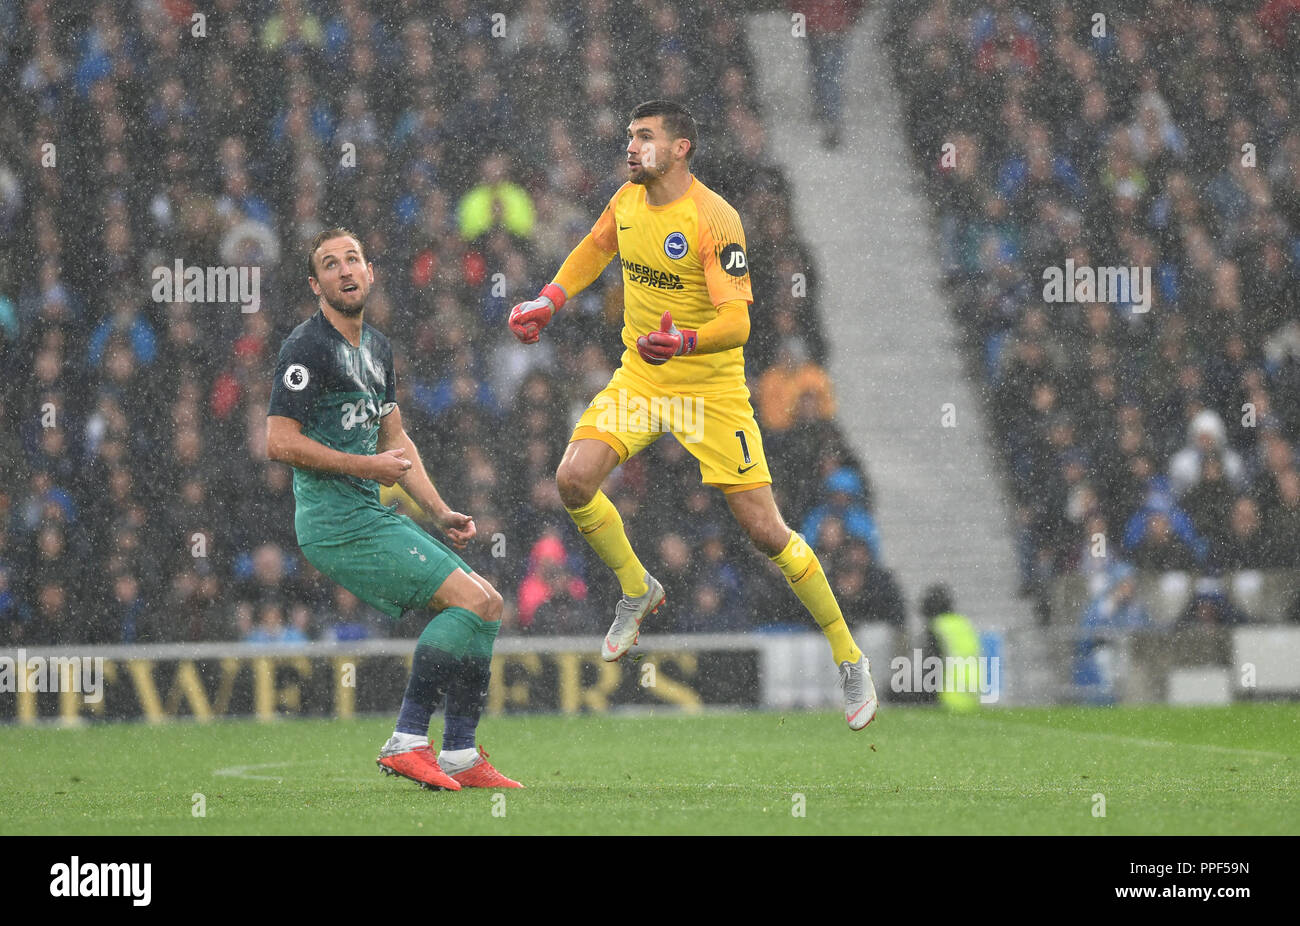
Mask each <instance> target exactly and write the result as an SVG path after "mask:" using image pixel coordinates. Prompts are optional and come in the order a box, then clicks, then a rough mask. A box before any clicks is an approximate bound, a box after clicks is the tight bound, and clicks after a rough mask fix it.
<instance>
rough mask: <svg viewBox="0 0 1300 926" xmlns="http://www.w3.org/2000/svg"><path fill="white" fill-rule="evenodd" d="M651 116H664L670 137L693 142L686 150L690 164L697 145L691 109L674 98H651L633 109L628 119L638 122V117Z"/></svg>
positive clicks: (665, 128)
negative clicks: (673, 99)
mask: <svg viewBox="0 0 1300 926" xmlns="http://www.w3.org/2000/svg"><path fill="white" fill-rule="evenodd" d="M651 116H660V117H662V118H663V122H664V131H665V132H667V133H668V137H669V138H674V139H675V138H684V139H686V140H687V141H688V142H690V143H691V147H690V148H689V149H688V150H687V152H686V162H687V163H688V164H689V163H690V161H691V158H693V157H695V148H696V145H697V142H696V138H697V131H696V127H695V117H694V116H692V115H691V112H690V110H688V109H687V108H686V107H685V106H683V105H682V104H681V103H674V102H673V101H672V100H649V101H647V102H645V103H642V104H641V105H640V106H638V107H637V108H636V109H634V110H632V118H631V119H629V120H628V121H629V122H636V120H638V119H649V118H650V117H651Z"/></svg>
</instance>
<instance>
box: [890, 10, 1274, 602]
mask: <svg viewBox="0 0 1300 926" xmlns="http://www.w3.org/2000/svg"><path fill="white" fill-rule="evenodd" d="M1100 9H1101V8H1098V10H1100ZM889 31H890V47H891V53H892V57H893V61H894V66H895V72H896V74H897V76H898V78H899V81H900V84H901V86H902V88H903V92H904V96H905V107H906V113H907V118H906V125H907V129H908V131H909V133H910V135H911V141H912V143H913V146H914V152H915V156H916V158H917V162H918V164H919V165H920V166H921V169H922V170H923V171H924V174H925V177H926V181H927V185H926V190H927V195H928V197H929V199H930V202H931V204H932V206H933V210H934V215H935V218H936V232H937V235H938V239H939V241H940V242H941V259H942V266H943V270H944V273H945V279H946V282H947V285H948V286H949V288H950V291H951V301H952V305H953V307H954V311H955V313H956V315H957V317H958V319H959V321H960V323H961V325H962V326H963V330H964V333H965V335H966V343H967V345H968V347H969V350H970V355H969V359H970V364H971V368H972V370H973V371H974V374H973V375H974V376H975V378H976V379H977V380H978V381H979V383H980V384H981V385H982V387H983V391H984V395H985V397H986V399H987V407H988V409H989V410H990V413H991V421H992V424H993V427H994V428H995V430H996V431H997V433H998V435H999V437H1000V442H1001V447H1002V450H1003V453H1004V457H1005V461H1006V467H1007V472H1008V478H1009V484H1010V487H1011V492H1012V495H1013V497H1014V500H1015V504H1016V506H1017V514H1018V523H1019V531H1020V533H1019V539H1018V549H1019V565H1020V574H1021V579H1022V583H1023V589H1022V590H1023V591H1024V592H1025V593H1029V594H1034V595H1036V596H1038V599H1039V602H1040V608H1045V607H1046V606H1047V605H1046V603H1047V600H1048V589H1049V587H1050V585H1051V584H1052V583H1053V581H1054V580H1056V579H1058V577H1061V576H1064V575H1070V574H1078V573H1084V574H1087V575H1089V576H1092V577H1094V578H1095V580H1096V581H1094V582H1093V583H1092V588H1093V591H1094V592H1095V593H1096V594H1097V595H1098V598H1097V599H1096V600H1094V602H1093V607H1092V608H1091V610H1090V612H1089V613H1090V614H1091V615H1093V617H1094V618H1095V615H1096V614H1097V613H1099V612H1098V608H1099V607H1100V606H1101V605H1102V604H1103V603H1104V602H1103V599H1104V596H1105V595H1106V594H1109V593H1110V592H1111V591H1112V590H1113V589H1115V588H1117V587H1121V588H1128V587H1129V585H1130V584H1131V582H1130V575H1129V572H1128V569H1129V567H1136V568H1137V569H1139V570H1153V571H1179V572H1184V573H1188V574H1190V575H1191V576H1193V577H1197V576H1199V577H1201V578H1202V579H1215V578H1216V577H1217V578H1219V579H1223V580H1226V578H1227V577H1229V576H1230V575H1231V574H1233V573H1235V572H1237V571H1240V570H1258V569H1282V568H1294V567H1296V566H1298V565H1300V467H1298V458H1297V452H1296V451H1297V439H1298V438H1300V304H1298V302H1297V293H1298V283H1300V278H1298V267H1300V119H1298V118H1297V117H1298V116H1300V112H1298V111H1297V104H1296V101H1297V100H1298V99H1300V86H1297V83H1298V81H1300V4H1296V3H1294V2H1285V0H1267V2H1261V0H1216V2H1204V0H1141V2H1136V0H1133V2H1120V3H1116V4H1111V5H1109V6H1108V7H1106V9H1105V12H1104V13H1099V12H1097V11H1094V10H1093V8H1092V7H1089V6H1087V5H1086V4H1079V3H1067V2H1060V0H1056V2H1044V3H1022V2H1017V0H916V2H905V3H900V4H898V5H897V6H896V7H895V8H894V10H893V15H892V16H891V21H890V26H889ZM1067 261H1071V262H1072V263H1071V264H1067ZM1071 266H1072V267H1091V268H1105V267H1134V268H1150V271H1149V272H1150V274H1151V281H1152V287H1151V288H1152V290H1153V292H1152V293H1151V294H1150V303H1149V306H1143V305H1135V303H1136V302H1137V301H1138V300H1137V298H1136V296H1135V294H1133V293H1129V294H1127V298H1125V295H1126V294H1123V293H1121V294H1120V298H1119V299H1118V300H1102V299H1101V297H1100V294H1099V293H1097V294H1094V296H1095V297H1096V298H1097V299H1098V301H1087V300H1085V301H1082V302H1078V301H1076V302H1068V301H1067V302H1060V301H1049V300H1048V299H1047V292H1046V290H1045V285H1046V283H1045V277H1044V273H1045V271H1048V270H1049V268H1060V269H1061V270H1062V271H1065V270H1066V268H1067V267H1071ZM1144 308H1146V309H1147V310H1146V311H1143V309H1144ZM1135 613H1136V611H1135ZM1044 616H1046V615H1044ZM1073 616H1074V615H1066V617H1067V618H1072V617H1073ZM1133 620H1134V621H1135V622H1136V621H1137V618H1136V617H1134V618H1133ZM1138 623H1140V622H1138Z"/></svg>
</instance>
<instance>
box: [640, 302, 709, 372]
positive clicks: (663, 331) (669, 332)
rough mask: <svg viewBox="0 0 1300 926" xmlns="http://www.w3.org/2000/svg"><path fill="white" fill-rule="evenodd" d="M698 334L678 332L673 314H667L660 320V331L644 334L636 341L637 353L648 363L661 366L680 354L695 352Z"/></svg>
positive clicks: (687, 330)
mask: <svg viewBox="0 0 1300 926" xmlns="http://www.w3.org/2000/svg"><path fill="white" fill-rule="evenodd" d="M696 337H697V335H696V332H694V331H692V330H691V329H689V328H682V329H681V330H678V328H677V326H676V325H674V324H673V313H672V312H665V313H664V314H663V318H661V319H659V330H658V331H651V332H650V333H649V334H643V335H641V337H639V338H637V339H636V352H637V353H638V354H640V355H641V359H642V360H644V361H645V362H646V363H650V364H654V365H655V366H659V365H660V364H661V363H667V362H668V361H669V360H671V359H672V358H673V357H676V356H678V355H679V354H689V353H692V352H693V351H694V350H695V340H696Z"/></svg>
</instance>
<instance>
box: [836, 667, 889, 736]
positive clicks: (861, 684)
mask: <svg viewBox="0 0 1300 926" xmlns="http://www.w3.org/2000/svg"><path fill="white" fill-rule="evenodd" d="M840 686H841V687H842V688H843V689H844V719H845V720H847V721H848V722H849V729H850V730H861V729H862V728H863V727H865V726H866V725H867V724H869V723H871V721H872V720H873V719H875V716H876V709H877V708H879V707H880V702H879V701H878V700H877V699H876V685H875V683H874V682H872V681H871V663H870V661H868V659H867V657H866V656H865V655H864V656H862V657H860V658H859V659H858V661H857V662H841V663H840Z"/></svg>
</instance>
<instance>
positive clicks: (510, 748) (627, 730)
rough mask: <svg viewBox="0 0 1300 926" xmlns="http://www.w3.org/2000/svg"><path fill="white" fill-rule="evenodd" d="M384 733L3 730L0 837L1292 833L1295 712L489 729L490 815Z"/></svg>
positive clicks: (805, 716) (293, 728) (615, 718)
mask: <svg viewBox="0 0 1300 926" xmlns="http://www.w3.org/2000/svg"><path fill="white" fill-rule="evenodd" d="M391 723H392V721H391V719H390V718H366V719H358V720H351V721H329V720H285V721H281V722H277V723H273V724H257V723H253V722H244V721H230V722H220V723H214V724H208V725H200V724H174V725H168V726H145V725H126V724H122V725H103V726H92V727H85V728H81V729H57V728H37V729H20V728H15V727H5V728H0V781H3V784H4V787H3V788H0V834H6V835H15V834H35V833H47V834H49V833H56V834H92V835H99V834H162V833H171V834H195V835H199V834H235V833H239V834H343V833H352V834H413V835H420V834H450V833H474V834H520V833H561V834H563V833H627V834H632V833H673V834H677V833H757V834H762V833H773V834H778V833H779V834H797V833H808V834H812V833H842V834H875V833H936V834H937V833H956V834H993V833H1008V834H1029V833H1042V834H1099V835H1100V834H1111V835H1114V834H1184V833H1192V834H1257V833H1289V834H1296V833H1300V770H1298V769H1297V766H1298V765H1300V705H1297V704H1241V705H1235V706H1232V707H1227V708H1181V709H1180V708H1169V707H1132V708H1129V707H1125V708H1059V707H1058V708H1017V709H997V710H987V711H985V712H984V713H981V714H979V715H977V716H954V715H951V714H948V713H945V712H943V711H940V710H937V709H927V708H902V707H891V706H890V705H888V704H886V705H885V706H884V708H883V709H882V711H881V715H880V717H879V718H878V719H877V720H876V722H875V723H873V724H872V725H871V726H870V727H868V728H867V729H866V730H865V731H863V732H861V733H851V732H849V731H848V729H846V728H845V727H844V724H843V720H842V719H841V718H840V717H839V716H838V715H835V714H831V713H799V712H792V713H784V714H780V713H722V714H705V715H694V716H692V715H684V714H669V715H665V714H664V713H662V712H660V713H657V714H653V715H645V714H643V715H635V716H633V715H611V716H597V715H582V716H518V715H516V716H507V717H488V718H485V719H484V721H483V723H482V725H481V727H480V731H479V732H480V741H482V742H484V743H486V745H487V747H488V749H489V750H490V751H491V752H492V761H493V763H494V764H496V765H497V767H498V768H500V769H501V770H502V771H503V772H505V773H506V774H508V775H511V776H512V777H516V778H519V779H520V780H522V781H523V782H524V783H525V784H526V785H527V786H528V787H527V788H526V790H523V791H509V792H500V793H503V794H504V795H505V797H504V800H502V799H501V798H499V797H494V794H493V792H489V791H482V790H473V791H471V790H466V791H462V792H459V793H448V792H430V791H424V790H422V789H420V788H419V787H418V786H417V785H415V784H414V783H412V782H409V781H406V780H404V779H397V778H388V777H385V776H383V775H381V774H380V773H379V770H378V769H377V768H376V767H375V763H374V760H375V755H376V753H377V751H378V748H379V746H380V744H381V743H382V742H383V741H384V739H385V738H386V737H387V735H388V733H389V731H390V729H391ZM434 724H435V730H436V729H437V724H438V721H437V719H436V718H435V722H434ZM196 794H201V795H203V802H204V804H205V805H206V807H205V809H206V815H205V816H202V817H198V816H195V815H194V806H195V804H194V801H195V797H194V796H195V795H196ZM1095 795H1104V800H1105V816H1097V815H1095V813H1094V808H1099V807H1100V802H1099V801H1098V800H1097V799H1096V798H1095V797H1094V796H1095ZM800 810H801V811H802V815H798V814H797V813H796V812H797V811H800Z"/></svg>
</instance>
